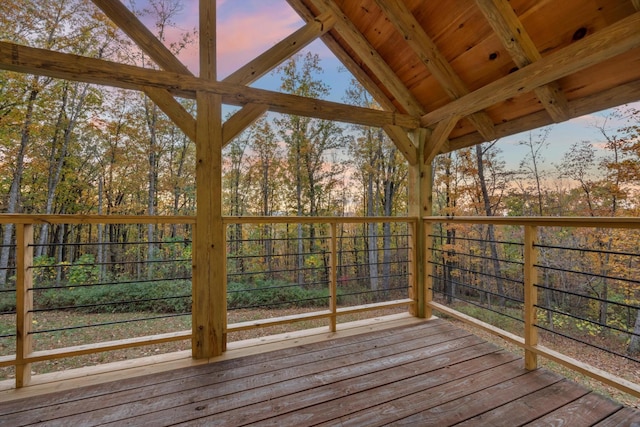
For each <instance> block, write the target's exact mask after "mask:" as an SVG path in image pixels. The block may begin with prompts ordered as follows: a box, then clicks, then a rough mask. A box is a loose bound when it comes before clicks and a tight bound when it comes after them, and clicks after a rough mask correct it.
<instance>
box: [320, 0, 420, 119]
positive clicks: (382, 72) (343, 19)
mask: <svg viewBox="0 0 640 427" xmlns="http://www.w3.org/2000/svg"><path fill="white" fill-rule="evenodd" d="M312 2H313V4H314V6H315V7H316V8H318V10H320V12H321V13H327V12H330V13H332V14H333V15H334V16H336V18H337V22H336V24H335V26H334V30H335V31H336V32H337V33H338V34H339V35H340V37H342V38H344V40H345V41H346V42H347V43H348V44H349V46H351V48H352V49H353V50H354V52H355V53H356V55H357V56H358V57H359V58H360V60H362V62H363V63H364V64H366V66H367V67H368V68H369V69H370V70H371V72H372V73H373V74H374V75H375V76H376V77H377V78H378V79H379V80H380V81H381V82H382V84H383V85H384V86H385V87H386V88H387V89H388V90H389V92H391V94H392V95H393V96H394V97H395V98H396V101H397V102H398V103H399V104H400V105H401V106H402V108H404V109H405V111H407V113H409V114H411V115H421V114H424V108H423V107H422V105H421V104H420V102H419V101H418V100H417V99H416V98H415V97H414V96H413V94H412V93H411V92H410V91H409V89H407V87H406V86H405V85H404V83H403V82H402V81H401V80H400V79H399V78H398V76H397V75H396V74H395V72H394V71H393V70H392V69H391V67H389V65H388V64H387V63H386V62H385V60H384V59H383V58H382V57H381V56H380V54H379V53H378V52H377V51H376V50H375V48H374V47H373V46H372V45H371V43H369V41H368V40H367V39H366V38H365V37H364V35H362V33H361V32H360V31H359V30H358V29H357V28H356V26H355V25H353V23H352V22H351V20H350V19H349V18H348V17H347V16H346V15H345V14H344V13H342V11H341V10H340V8H339V7H338V5H336V3H335V1H333V0H312Z"/></svg>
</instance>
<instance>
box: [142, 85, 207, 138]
mask: <svg viewBox="0 0 640 427" xmlns="http://www.w3.org/2000/svg"><path fill="white" fill-rule="evenodd" d="M144 93H146V94H147V96H148V97H149V98H150V99H151V100H152V101H153V102H154V103H155V104H156V105H157V106H158V107H159V108H160V109H161V110H162V111H163V112H164V113H165V114H166V115H167V117H169V118H170V119H171V120H172V121H173V122H174V123H175V124H176V126H178V127H179V128H180V130H181V131H182V132H184V134H185V135H187V137H188V138H189V139H191V140H192V141H195V140H196V120H195V119H194V118H193V116H192V115H191V113H189V112H188V111H187V110H185V109H184V107H183V106H182V105H181V104H180V103H179V102H178V101H176V99H175V98H174V97H173V95H171V93H169V91H168V90H164V89H158V88H155V87H149V86H145V87H144Z"/></svg>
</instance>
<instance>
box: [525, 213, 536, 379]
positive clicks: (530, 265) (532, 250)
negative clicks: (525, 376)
mask: <svg viewBox="0 0 640 427" xmlns="http://www.w3.org/2000/svg"><path fill="white" fill-rule="evenodd" d="M536 241H537V227H533V226H530V225H527V226H525V227H524V314H523V317H524V345H525V347H528V348H532V347H536V346H537V345H538V329H537V328H536V304H538V288H536V285H537V284H538V271H537V268H536V263H537V262H538V250H537V248H536V246H535V245H536ZM524 367H525V369H528V370H530V371H532V370H534V369H537V368H538V354H537V353H535V352H534V351H531V350H529V349H527V350H525V352H524Z"/></svg>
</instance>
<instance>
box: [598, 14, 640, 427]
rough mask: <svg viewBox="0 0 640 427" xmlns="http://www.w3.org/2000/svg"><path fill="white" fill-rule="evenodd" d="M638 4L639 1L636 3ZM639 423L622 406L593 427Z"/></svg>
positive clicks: (639, 418)
mask: <svg viewBox="0 0 640 427" xmlns="http://www.w3.org/2000/svg"><path fill="white" fill-rule="evenodd" d="M638 4H639V5H640V2H639V3H638ZM639 9H640V8H639ZM634 425H635V426H637V425H640V412H638V411H637V410H633V409H631V408H622V409H620V410H619V411H618V412H616V413H615V414H613V415H610V416H608V417H607V418H605V419H604V420H602V421H600V422H599V423H598V424H595V425H594V427H618V426H634Z"/></svg>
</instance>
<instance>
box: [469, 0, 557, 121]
mask: <svg viewBox="0 0 640 427" xmlns="http://www.w3.org/2000/svg"><path fill="white" fill-rule="evenodd" d="M476 4H477V5H478V7H479V8H480V11H482V13H483V15H484V16H485V18H486V19H487V21H488V22H489V25H491V28H493V31H494V32H495V33H496V35H497V36H498V38H499V39H500V41H501V42H502V44H503V46H504V47H505V48H506V49H507V52H509V54H510V55H511V57H512V58H513V61H514V62H515V64H516V65H517V66H518V68H524V67H526V66H527V65H529V64H531V63H533V62H536V61H539V60H540V59H541V58H542V55H540V52H539V51H538V49H537V48H536V46H535V44H534V43H533V40H531V37H529V34H528V33H527V31H526V30H525V28H524V26H523V25H522V23H521V22H520V20H519V19H518V16H517V15H516V13H515V12H514V11H513V8H512V7H511V5H510V4H509V3H508V2H507V1H506V0H476ZM534 93H535V94H536V96H537V97H538V99H539V100H540V102H541V103H542V105H543V106H544V108H545V110H547V112H548V113H549V115H550V116H551V118H552V119H553V120H554V121H555V122H562V121H565V120H568V119H569V105H568V103H567V98H566V97H565V96H564V94H563V93H562V90H561V89H560V85H559V84H558V83H557V82H551V83H549V84H546V85H544V86H540V87H538V88H536V89H534Z"/></svg>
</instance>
